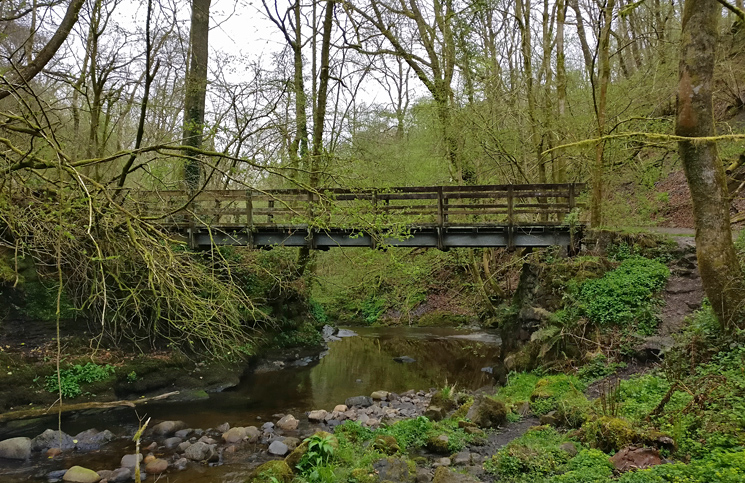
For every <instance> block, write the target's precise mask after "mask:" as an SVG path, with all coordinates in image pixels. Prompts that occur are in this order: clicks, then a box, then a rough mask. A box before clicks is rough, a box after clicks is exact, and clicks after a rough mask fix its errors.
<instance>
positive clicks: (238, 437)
mask: <svg viewBox="0 0 745 483" xmlns="http://www.w3.org/2000/svg"><path fill="white" fill-rule="evenodd" d="M222 439H223V441H225V442H226V443H228V444H231V443H240V442H241V441H243V440H245V439H246V428H241V427H237V428H230V429H229V430H227V431H226V432H224V433H223V435H222Z"/></svg>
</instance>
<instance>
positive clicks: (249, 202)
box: [246, 188, 254, 248]
mask: <svg viewBox="0 0 745 483" xmlns="http://www.w3.org/2000/svg"><path fill="white" fill-rule="evenodd" d="M246 237H247V238H248V241H247V243H248V246H249V247H250V248H253V246H254V202H253V190H252V189H250V188H249V189H247V190H246Z"/></svg>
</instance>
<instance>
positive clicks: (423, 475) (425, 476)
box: [416, 468, 434, 483]
mask: <svg viewBox="0 0 745 483" xmlns="http://www.w3.org/2000/svg"><path fill="white" fill-rule="evenodd" d="M433 477H434V474H433V472H432V470H430V469H429V468H417V469H416V483H430V482H431V481H432V478H433Z"/></svg>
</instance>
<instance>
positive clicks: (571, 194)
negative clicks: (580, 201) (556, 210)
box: [569, 183, 577, 213]
mask: <svg viewBox="0 0 745 483" xmlns="http://www.w3.org/2000/svg"><path fill="white" fill-rule="evenodd" d="M576 204H577V202H576V200H575V193H574V183H571V184H570V185H569V213H571V212H572V211H573V210H574V208H575V206H576Z"/></svg>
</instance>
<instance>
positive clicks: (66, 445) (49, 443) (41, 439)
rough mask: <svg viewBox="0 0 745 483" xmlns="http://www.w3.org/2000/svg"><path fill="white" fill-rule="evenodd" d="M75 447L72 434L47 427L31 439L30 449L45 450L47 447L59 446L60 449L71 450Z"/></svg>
mask: <svg viewBox="0 0 745 483" xmlns="http://www.w3.org/2000/svg"><path fill="white" fill-rule="evenodd" d="M74 447H75V442H74V441H73V440H72V436H70V435H69V434H67V433H65V432H63V431H55V430H53V429H47V430H46V431H44V432H43V433H41V434H40V435H39V436H37V437H35V438H34V439H33V440H32V441H31V450H32V451H46V450H48V449H49V448H59V449H61V450H62V451H67V450H71V449H73V448H74Z"/></svg>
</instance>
